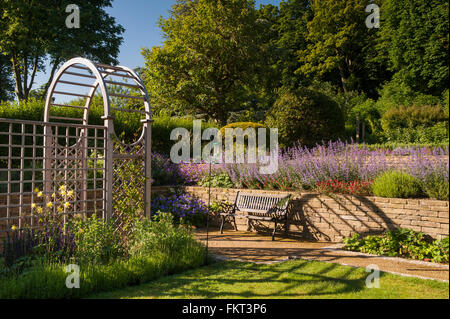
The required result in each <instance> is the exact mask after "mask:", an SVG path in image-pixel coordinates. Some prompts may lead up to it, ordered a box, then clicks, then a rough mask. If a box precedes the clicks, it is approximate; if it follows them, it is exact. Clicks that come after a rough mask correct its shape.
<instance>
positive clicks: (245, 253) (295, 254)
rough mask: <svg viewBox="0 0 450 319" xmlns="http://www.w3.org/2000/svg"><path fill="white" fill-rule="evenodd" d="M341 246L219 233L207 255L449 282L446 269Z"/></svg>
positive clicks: (211, 237)
mask: <svg viewBox="0 0 450 319" xmlns="http://www.w3.org/2000/svg"><path fill="white" fill-rule="evenodd" d="M196 236H197V238H198V239H199V240H201V241H203V242H205V240H206V231H205V230H197V232H196ZM341 247H342V244H333V243H330V242H310V241H302V240H298V239H289V238H277V239H276V241H274V242H272V241H271V237H270V236H262V235H259V234H256V233H251V232H242V231H233V230H231V231H224V233H223V234H222V235H221V234H220V233H219V231H217V230H213V231H210V232H209V251H210V252H211V253H212V254H214V255H216V256H217V257H218V258H221V259H236V260H242V261H249V262H255V263H274V262H282V261H287V260H290V259H297V258H301V259H308V260H318V261H324V262H331V263H338V264H341V265H347V266H352V267H367V266H368V265H377V266H378V267H379V269H380V270H382V271H385V272H390V273H395V274H401V275H404V276H412V277H419V278H426V279H437V280H441V281H447V282H448V281H449V267H448V265H441V264H435V263H429V262H421V261H414V260H407V259H403V258H392V257H380V256H373V255H368V254H362V253H356V252H350V251H344V250H341V249H340V248H341Z"/></svg>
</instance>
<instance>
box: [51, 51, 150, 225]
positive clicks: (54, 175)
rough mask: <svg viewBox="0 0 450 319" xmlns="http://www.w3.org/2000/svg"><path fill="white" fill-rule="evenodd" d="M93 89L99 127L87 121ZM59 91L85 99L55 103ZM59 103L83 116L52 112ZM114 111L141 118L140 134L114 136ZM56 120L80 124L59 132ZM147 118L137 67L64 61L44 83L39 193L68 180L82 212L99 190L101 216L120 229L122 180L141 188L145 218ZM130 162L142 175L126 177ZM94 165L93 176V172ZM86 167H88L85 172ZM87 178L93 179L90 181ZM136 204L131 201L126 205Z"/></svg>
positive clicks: (145, 97)
mask: <svg viewBox="0 0 450 319" xmlns="http://www.w3.org/2000/svg"><path fill="white" fill-rule="evenodd" d="M60 86H63V89H60ZM113 86H114V87H119V88H122V89H124V88H127V89H128V90H130V89H131V90H133V91H134V93H130V94H121V93H120V94H119V93H117V90H113V92H110V91H111V90H108V88H109V87H113ZM80 88H81V89H83V88H84V89H85V90H88V92H87V93H80V92H79V90H80ZM71 89H76V91H75V92H74V91H71ZM98 89H100V92H101V95H102V97H103V106H104V111H103V113H104V114H103V117H102V119H103V120H104V126H103V127H94V126H92V125H89V124H88V118H89V110H90V107H91V103H92V100H93V97H94V94H95V93H96V91H97V90H98ZM58 96H63V97H66V99H67V98H68V97H70V98H84V99H86V100H85V104H84V106H79V105H68V104H66V103H65V102H61V103H57V102H55V97H58ZM110 97H115V98H116V100H119V99H126V100H128V101H129V100H137V101H141V102H142V103H143V105H144V108H143V110H142V109H135V108H133V109H131V108H126V107H119V106H118V107H115V106H114V105H112V103H111V100H110ZM74 104H78V103H74ZM61 108H62V109H78V110H82V113H83V117H82V118H73V117H72V118H70V117H61V116H54V115H53V114H52V111H53V110H55V109H61ZM113 112H129V113H140V114H141V116H143V117H144V119H142V125H143V129H142V134H141V136H140V137H139V139H138V140H137V141H136V142H135V143H133V144H125V143H123V142H121V141H120V140H119V138H118V137H117V136H116V133H115V130H114V116H113ZM66 113H67V112H66ZM66 113H64V114H66ZM55 121H57V122H81V123H79V124H78V126H77V127H76V128H75V129H73V130H72V133H68V132H69V130H68V129H66V133H65V134H60V133H58V131H57V126H55V125H54V122H55ZM152 123H153V121H152V116H151V109H150V104H149V98H148V93H147V90H146V88H145V86H144V84H143V81H142V80H141V78H140V77H139V76H138V75H137V74H136V72H134V71H133V70H131V69H130V68H127V67H124V66H110V65H105V64H100V63H95V62H92V61H90V60H88V59H84V58H74V59H71V60H69V61H68V62H66V63H65V64H64V65H63V66H62V67H61V68H60V70H59V71H58V72H57V73H56V75H55V78H54V79H53V81H52V83H51V85H50V87H49V91H48V96H47V100H46V104H45V115H44V130H45V133H44V163H43V165H44V170H43V171H44V193H46V194H51V193H54V191H55V190H56V189H57V188H58V185H61V184H64V185H68V187H69V188H71V189H75V190H76V191H75V193H76V194H77V195H76V196H78V198H77V199H76V200H75V201H74V205H78V207H77V208H76V209H74V210H75V211H77V210H78V211H80V212H83V211H84V212H85V211H87V209H88V208H87V204H86V203H89V197H90V198H92V196H94V202H95V198H97V196H98V195H97V193H99V192H100V191H101V193H102V199H101V204H100V206H101V211H102V213H103V216H104V218H109V219H111V218H112V219H113V220H114V221H115V222H116V224H117V226H118V228H120V226H121V224H123V216H122V215H121V214H122V213H123V212H121V211H118V209H117V208H116V205H115V202H116V201H123V199H124V197H126V196H128V195H129V194H126V193H124V192H125V189H126V186H127V185H134V187H140V188H141V189H140V194H141V198H140V200H142V201H143V204H144V205H143V207H144V213H145V215H146V216H147V217H150V201H151V129H152ZM55 127H56V130H55ZM102 130H103V133H102ZM73 132H75V133H73ZM89 132H90V133H89ZM64 135H65V138H66V143H65V145H61V144H64V143H61V141H64ZM68 135H71V137H72V138H71V139H69V138H68V137H67V136H68ZM61 137H62V138H61ZM69 140H71V142H69ZM69 144H71V145H69ZM131 163H134V166H133V167H136V164H137V166H138V167H139V169H140V170H141V172H140V176H145V178H143V179H140V180H139V181H137V180H130V177H127V176H124V174H122V173H123V171H124V170H126V169H127V167H128V166H129V165H130V164H131ZM93 169H94V173H93V174H94V176H93V177H92V170H93ZM90 170H91V172H89V171H90ZM98 170H102V171H103V174H101V175H102V178H101V183H100V184H101V188H99V187H97V181H96V176H97V171H98ZM89 175H91V176H89ZM92 179H94V183H93V186H92ZM91 201H92V199H91ZM134 201H136V199H134ZM77 203H78V204H77ZM79 203H81V204H79ZM137 204H138V203H130V205H137ZM94 206H95V207H94V210H95V209H96V207H97V206H98V205H97V203H94ZM97 208H98V207H97ZM122 226H123V225H122Z"/></svg>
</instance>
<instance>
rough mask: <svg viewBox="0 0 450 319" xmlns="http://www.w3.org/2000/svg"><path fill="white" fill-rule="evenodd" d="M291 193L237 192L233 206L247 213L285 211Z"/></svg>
mask: <svg viewBox="0 0 450 319" xmlns="http://www.w3.org/2000/svg"><path fill="white" fill-rule="evenodd" d="M290 197H291V195H281V194H258V195H256V194H246V193H241V192H238V193H237V195H236V201H235V208H236V209H237V210H239V211H242V212H249V213H260V214H270V213H282V214H283V213H286V211H287V207H288V204H289V199H290Z"/></svg>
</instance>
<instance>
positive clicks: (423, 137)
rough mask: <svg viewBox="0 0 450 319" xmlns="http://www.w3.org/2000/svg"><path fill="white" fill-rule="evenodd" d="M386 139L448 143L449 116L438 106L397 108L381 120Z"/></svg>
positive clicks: (405, 141) (406, 141)
mask: <svg viewBox="0 0 450 319" xmlns="http://www.w3.org/2000/svg"><path fill="white" fill-rule="evenodd" d="M381 123H382V127H383V130H384V138H385V139H386V140H387V141H393V142H395V141H401V142H403V143H445V142H446V143H448V140H449V132H448V114H446V112H445V110H444V109H443V108H442V107H441V106H439V105H437V106H410V107H395V108H392V109H390V110H388V111H387V112H386V113H385V114H383V116H382V118H381Z"/></svg>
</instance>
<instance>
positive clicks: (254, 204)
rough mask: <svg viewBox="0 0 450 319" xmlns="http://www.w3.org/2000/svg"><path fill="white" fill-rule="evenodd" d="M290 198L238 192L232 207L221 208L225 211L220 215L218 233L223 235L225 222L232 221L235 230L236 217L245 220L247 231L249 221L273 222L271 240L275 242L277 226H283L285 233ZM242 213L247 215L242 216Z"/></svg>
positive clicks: (287, 196)
mask: <svg viewBox="0 0 450 319" xmlns="http://www.w3.org/2000/svg"><path fill="white" fill-rule="evenodd" d="M290 198H291V195H278V194H264V195H255V194H246V193H241V192H238V193H237V195H236V199H235V201H234V204H233V205H228V206H222V207H224V208H225V209H224V210H223V211H222V212H221V213H220V216H221V217H222V224H221V226H220V233H221V234H223V226H224V224H225V221H227V220H229V219H232V221H233V222H234V227H235V230H237V225H236V217H237V218H246V219H247V220H248V222H247V227H248V228H247V230H250V220H260V221H269V222H274V223H275V226H274V228H273V233H272V240H275V232H276V231H277V226H278V224H284V227H285V232H287V217H288V214H287V209H288V205H289V200H290ZM244 212H245V213H248V214H243V213H244Z"/></svg>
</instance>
